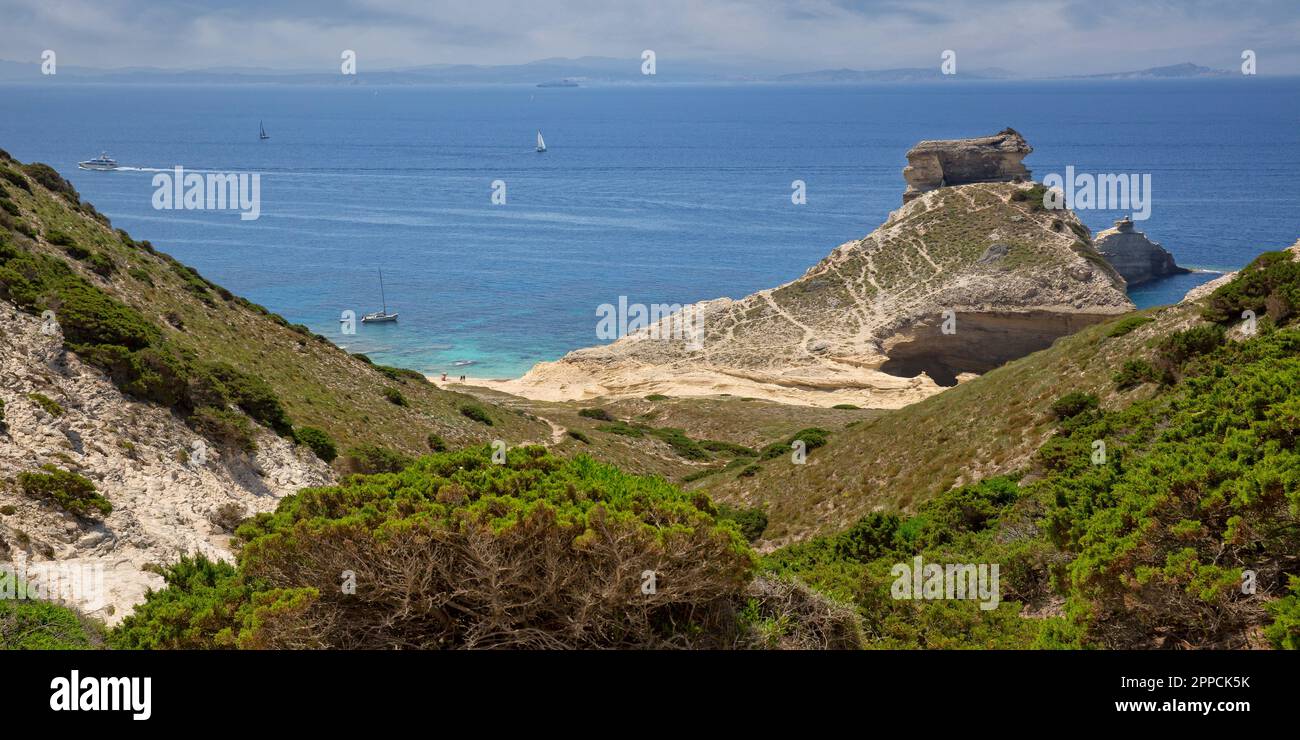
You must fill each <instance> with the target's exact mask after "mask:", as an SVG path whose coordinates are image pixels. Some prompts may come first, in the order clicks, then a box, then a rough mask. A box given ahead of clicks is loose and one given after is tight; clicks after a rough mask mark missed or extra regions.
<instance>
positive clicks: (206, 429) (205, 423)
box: [189, 406, 257, 452]
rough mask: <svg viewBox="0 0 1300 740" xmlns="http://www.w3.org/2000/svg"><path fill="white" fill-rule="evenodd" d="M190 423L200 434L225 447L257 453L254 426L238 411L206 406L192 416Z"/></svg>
mask: <svg viewBox="0 0 1300 740" xmlns="http://www.w3.org/2000/svg"><path fill="white" fill-rule="evenodd" d="M189 422H190V425H191V426H193V427H194V430H195V431H197V432H198V433H199V434H202V435H203V436H204V437H206V438H208V439H210V440H212V441H213V442H216V443H217V444H219V445H221V446H223V447H226V448H228V449H231V450H239V451H241V452H256V451H257V442H256V441H255V440H254V436H253V425H252V424H250V423H249V421H248V417H247V416H244V415H243V414H241V413H239V412H238V411H233V410H230V409H216V408H212V407H211V406H204V407H202V408H200V409H198V410H196V411H195V412H194V414H193V415H192V416H190V419H189Z"/></svg>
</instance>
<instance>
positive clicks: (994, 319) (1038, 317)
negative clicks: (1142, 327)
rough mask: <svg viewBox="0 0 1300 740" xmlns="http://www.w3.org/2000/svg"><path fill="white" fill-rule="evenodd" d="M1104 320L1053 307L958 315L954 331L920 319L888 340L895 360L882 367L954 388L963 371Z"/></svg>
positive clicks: (996, 363) (979, 369)
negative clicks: (944, 330) (1013, 311)
mask: <svg viewBox="0 0 1300 740" xmlns="http://www.w3.org/2000/svg"><path fill="white" fill-rule="evenodd" d="M1103 318H1104V317H1103V316H1094V315H1089V314H1065V313H1056V312H1048V311H1031V312H1026V313H1002V312H995V313H958V315H957V321H956V326H955V331H953V333H951V334H944V333H943V332H942V331H940V325H939V323H938V322H937V321H935V322H918V323H916V324H913V325H912V326H910V327H908V328H907V329H906V330H904V331H902V332H900V333H899V334H898V335H896V336H895V337H894V339H893V340H892V341H891V342H889V343H887V344H888V347H889V348H888V350H887V352H886V354H887V356H888V358H889V359H888V360H887V361H886V362H885V363H884V364H883V365H881V366H880V370H881V372H885V373H888V374H890V375H894V376H898V377H903V378H914V377H916V376H917V375H919V374H921V373H925V374H926V375H928V376H929V377H930V379H931V380H933V381H934V382H935V383H936V384H937V385H940V386H943V387H952V386H955V385H957V377H958V376H959V375H961V374H963V373H974V374H976V375H982V374H984V373H986V372H988V371H990V370H992V369H994V368H997V367H1000V366H1001V365H1004V364H1006V363H1008V362H1010V361H1012V360H1015V359H1019V358H1021V357H1024V356H1025V355H1028V354H1030V353H1033V352H1037V351H1038V350H1040V349H1046V348H1047V347H1050V346H1051V345H1052V342H1054V341H1056V339H1057V338H1059V337H1062V336H1064V335H1066V334H1072V333H1074V332H1076V331H1078V330H1079V329H1082V328H1083V327H1085V326H1087V325H1088V324H1091V323H1094V322H1096V321H1099V320H1101V319H1103Z"/></svg>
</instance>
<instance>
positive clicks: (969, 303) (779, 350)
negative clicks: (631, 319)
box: [497, 183, 1133, 408]
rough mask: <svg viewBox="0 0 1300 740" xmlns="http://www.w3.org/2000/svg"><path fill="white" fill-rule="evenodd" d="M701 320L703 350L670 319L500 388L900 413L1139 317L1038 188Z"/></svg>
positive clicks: (975, 187) (915, 220)
mask: <svg viewBox="0 0 1300 740" xmlns="http://www.w3.org/2000/svg"><path fill="white" fill-rule="evenodd" d="M692 308H693V309H694V310H697V311H700V312H702V314H698V315H700V316H702V326H703V341H702V342H701V343H699V344H698V345H696V344H693V343H692V342H690V341H688V340H687V339H685V338H678V337H675V336H673V334H672V332H671V331H670V330H669V329H670V324H669V321H670V320H667V319H665V320H664V322H662V323H661V324H660V326H661V327H662V331H661V333H660V334H659V336H660V337H664V338H659V339H656V338H653V337H652V335H651V332H650V331H649V330H642V331H640V332H637V333H633V334H629V335H628V336H626V337H624V338H622V339H619V340H618V341H615V342H613V343H612V344H609V345H606V346H601V347H593V348H588V349H582V350H578V351H575V352H571V353H569V354H568V355H566V356H565V357H563V358H561V359H560V360H558V361H556V362H549V363H541V364H539V365H537V366H536V367H534V368H533V369H532V370H531V371H530V372H529V373H528V374H526V375H525V376H524V377H522V378H520V379H518V380H515V381H509V382H505V383H500V384H497V387H499V388H500V389H501V390H505V391H507V392H511V393H516V394H519V395H523V396H527V397H531V398H540V399H549V400H568V399H580V398H589V397H595V396H613V397H618V396H633V395H635V396H644V395H646V394H650V393H663V394H667V395H677V396H680V395H710V394H719V393H731V394H733V395H740V396H754V397H763V398H770V399H773V400H780V401H786V402H791V403H800V404H808V405H823V406H829V405H833V404H839V403H853V404H857V405H860V406H870V407H875V408H897V407H901V406H905V405H907V404H910V403H913V402H916V401H918V400H920V399H923V398H925V397H926V396H929V395H932V394H934V393H936V392H938V391H939V390H941V389H942V388H943V387H944V386H946V385H953V384H955V383H956V382H958V381H959V380H961V379H964V378H969V377H972V376H973V375H974V374H979V373H983V372H987V371H988V370H991V369H992V368H995V367H997V366H999V365H1001V364H1003V363H1004V362H1006V361H1008V360H1010V359H1014V358H1016V357H1021V356H1023V355H1025V354H1028V353H1030V352H1032V351H1034V350H1037V349H1042V348H1044V347H1046V346H1048V345H1050V344H1051V343H1052V341H1053V340H1055V339H1056V338H1057V337H1060V336H1062V335H1065V334H1069V333H1071V332H1073V331H1076V330H1078V329H1079V328H1081V327H1084V326H1087V325H1088V324H1090V323H1094V322H1097V321H1100V320H1102V319H1105V318H1106V317H1109V316H1114V315H1116V314H1120V313H1124V312H1127V311H1131V310H1133V304H1132V303H1130V302H1129V300H1128V298H1127V297H1126V296H1125V294H1124V283H1123V280H1122V279H1121V278H1120V277H1119V275H1118V274H1117V273H1116V272H1115V271H1114V269H1112V268H1111V267H1110V266H1109V265H1108V264H1107V263H1106V262H1105V260H1103V259H1102V258H1101V256H1100V255H1099V254H1097V252H1096V250H1095V249H1093V247H1092V244H1091V241H1090V239H1089V238H1088V232H1087V229H1086V228H1085V227H1084V226H1082V224H1080V223H1079V222H1078V220H1077V219H1076V218H1075V217H1074V215H1073V214H1072V213H1069V212H1061V211H1052V212H1049V211H1046V210H1044V209H1043V208H1042V207H1041V193H1039V191H1038V190H1036V189H1034V187H1033V186H1031V185H1029V184H1021V183H978V184H970V185H961V186H956V187H944V188H940V189H937V190H932V191H929V192H926V193H922V194H919V195H918V197H916V198H914V199H911V200H910V201H909V202H908V203H906V204H905V205H904V206H903V207H902V208H901V209H899V210H898V211H895V212H894V213H892V214H891V215H890V218H889V220H888V221H886V222H885V223H884V224H883V225H882V226H880V227H879V228H877V229H876V230H875V231H873V232H872V233H871V234H870V235H868V236H867V237H866V238H864V239H861V240H858V241H854V242H849V243H847V244H843V245H841V246H839V247H837V248H836V249H835V250H834V251H832V252H831V254H830V255H829V256H827V257H826V258H825V259H823V260H822V261H821V262H820V263H818V264H817V265H815V266H814V267H812V268H811V269H810V270H808V272H807V273H805V274H804V275H803V276H802V277H800V278H799V279H797V280H795V281H793V282H790V283H787V284H786V285H782V286H780V287H778V288H774V289H771V290H765V291H761V292H759V293H755V294H754V295H751V296H748V297H746V298H742V299H740V300H731V299H728V298H721V299H717V300H713V301H706V302H704V303H701V304H697V305H696V306H694V307H692ZM946 312H952V313H951V314H947V313H946ZM948 317H952V318H954V319H955V324H953V323H952V322H948V326H946V327H945V318H948ZM945 329H951V330H952V331H950V332H949V331H945Z"/></svg>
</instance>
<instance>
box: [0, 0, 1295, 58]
mask: <svg viewBox="0 0 1300 740" xmlns="http://www.w3.org/2000/svg"><path fill="white" fill-rule="evenodd" d="M0 17H3V18H5V19H6V25H7V26H8V27H9V28H10V29H13V30H14V31H17V33H11V34H9V35H7V36H6V37H5V38H4V40H3V41H0V59H2V60H12V61H15V62H19V63H32V62H39V60H40V58H41V54H42V52H43V51H44V50H46V49H52V50H54V51H56V53H57V54H58V60H59V64H60V65H66V66H69V67H86V68H98V69H120V68H135V67H146V68H156V69H163V70H200V69H213V68H216V69H222V68H227V69H258V68H262V69H268V70H275V71H282V72H294V73H301V72H326V71H330V70H337V68H338V65H339V57H340V54H341V52H342V50H344V49H351V50H354V51H355V52H356V54H357V60H358V68H359V70H361V71H362V73H364V71H365V70H371V71H378V70H393V69H402V68H408V67H419V66H426V65H437V64H468V65H483V66H503V65H517V64H527V63H530V62H535V61H538V60H545V59H556V58H560V59H570V60H572V59H578V58H582V57H609V58H619V59H629V60H637V59H639V57H640V54H641V52H642V50H643V49H653V50H654V51H655V52H656V55H657V56H658V61H659V65H660V66H661V69H668V68H671V64H672V62H674V61H678V62H686V61H690V62H692V63H696V64H709V65H719V66H721V65H725V66H729V67H733V68H737V69H742V70H744V69H752V70H753V72H754V74H756V75H764V74H769V75H770V74H781V73H794V72H806V71H813V70H823V69H841V68H844V69H853V70H888V69H898V68H913V67H916V68H929V67H937V66H938V64H939V58H940V54H941V53H942V52H943V50H945V49H951V50H953V51H955V52H956V53H957V58H958V61H959V65H960V67H959V68H964V69H968V70H975V69H981V68H1002V69H1006V70H1008V71H1009V72H1011V73H1013V74H1015V75H1017V76H1029V77H1052V76H1070V75H1088V74H1102V73H1115V72H1125V71H1130V70H1140V69H1146V68H1151V67H1161V66H1167V65H1172V64H1179V63H1183V62H1192V63H1194V64H1198V65H1203V66H1207V67H1211V68H1215V69H1227V70H1235V69H1237V68H1238V67H1239V66H1240V64H1241V54H1242V52H1243V51H1244V50H1247V49H1249V50H1252V51H1254V52H1255V53H1256V55H1257V57H1258V60H1259V61H1258V71H1259V73H1260V74H1261V75H1284V74H1300V42H1297V39H1300V14H1297V13H1296V12H1295V8H1294V5H1293V4H1292V3H1289V2H1280V1H1277V0H1273V1H1265V2H1254V3H1227V2H1208V1H1201V2H1188V3H1171V2H1119V1H1117V0H1096V1H1094V2H1075V1H1073V0H1052V1H1046V2H1044V1H1036V2H1028V1H1025V0H996V1H995V2H977V1H976V0H916V1H914V2H906V3H904V2H896V1H895V0H814V1H812V2H807V1H805V2H793V1H792V0H777V1H775V2H759V1H758V0H663V2H657V3H652V4H639V3H617V4H613V5H611V4H607V3H597V2H591V1H589V0H565V1H564V2H555V3H549V4H547V7H543V6H541V5H540V4H537V3H528V2H519V1H518V0H501V1H500V2H496V3H491V4H477V5H470V4H465V3H452V2H446V1H445V0H435V1H434V2H417V1H415V0H373V1H370V2H365V3H354V2H348V1H347V0H324V1H322V2H313V3H308V2H302V1H301V0H265V1H264V2H258V3H252V2H248V1H247V0H234V1H233V2H226V3H221V4H220V5H219V6H213V5H211V4H206V3H197V2H190V1H189V0H182V1H181V2H177V3H170V4H168V5H166V6H159V5H157V4H152V3H147V2H144V0H107V1H106V2H89V1H88V0H66V1H62V2H48V1H47V0H0ZM811 39H815V42H812V41H810V40H811Z"/></svg>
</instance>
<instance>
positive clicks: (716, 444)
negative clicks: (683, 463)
mask: <svg viewBox="0 0 1300 740" xmlns="http://www.w3.org/2000/svg"><path fill="white" fill-rule="evenodd" d="M699 444H700V447H702V448H704V449H706V450H708V451H709V452H716V453H721V454H723V455H727V456H730V457H756V456H757V455H758V452H757V451H755V450H754V449H753V448H752V447H746V446H744V445H739V444H736V443H734V442H724V441H722V440H717V439H702V440H700V443H699Z"/></svg>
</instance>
